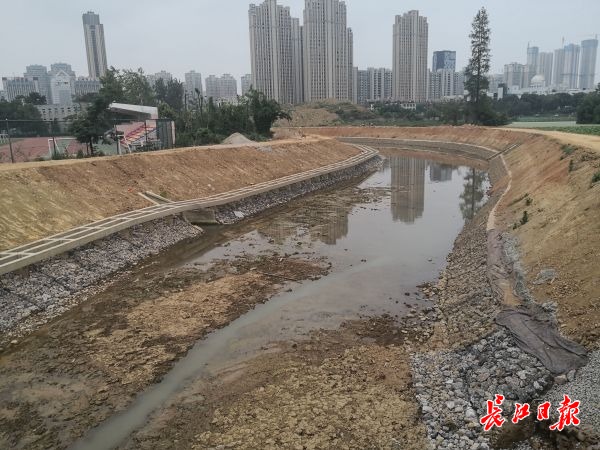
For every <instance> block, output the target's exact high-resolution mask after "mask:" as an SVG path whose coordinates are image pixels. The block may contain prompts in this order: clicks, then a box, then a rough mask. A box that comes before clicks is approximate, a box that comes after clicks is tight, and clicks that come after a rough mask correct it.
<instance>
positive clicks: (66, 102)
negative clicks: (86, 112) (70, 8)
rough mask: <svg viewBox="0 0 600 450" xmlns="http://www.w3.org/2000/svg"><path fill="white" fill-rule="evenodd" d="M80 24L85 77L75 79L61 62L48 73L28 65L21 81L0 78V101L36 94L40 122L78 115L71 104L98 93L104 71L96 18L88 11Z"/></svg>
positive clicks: (77, 108) (101, 33)
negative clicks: (41, 102)
mask: <svg viewBox="0 0 600 450" xmlns="http://www.w3.org/2000/svg"><path fill="white" fill-rule="evenodd" d="M82 21H83V31H84V38H85V49H86V55H87V62H88V76H87V77H77V76H76V74H75V72H74V71H73V69H72V67H71V65H70V64H67V63H64V62H57V63H54V64H51V65H50V70H48V68H47V67H46V66H44V65H41V64H32V65H30V66H27V67H26V68H25V72H24V73H23V76H22V77H2V88H3V91H2V95H1V97H2V98H4V99H5V100H6V101H9V102H10V101H13V100H15V99H16V98H17V97H19V96H23V97H27V96H29V95H30V94H32V93H38V94H39V95H41V96H43V97H44V98H45V104H44V105H36V107H37V108H38V110H39V111H40V114H41V115H42V118H43V119H44V120H62V119H64V118H66V117H69V116H71V115H73V114H76V113H77V112H79V111H80V110H81V105H80V104H75V103H76V102H75V101H76V100H79V99H80V98H81V97H82V96H84V95H86V94H92V93H97V92H99V91H100V78H101V77H102V76H103V75H104V74H105V73H106V70H107V67H108V65H107V62H106V45H105V43H104V26H103V25H102V24H101V23H100V16H99V15H98V14H94V13H93V12H91V11H88V12H87V13H85V14H83V16H82Z"/></svg>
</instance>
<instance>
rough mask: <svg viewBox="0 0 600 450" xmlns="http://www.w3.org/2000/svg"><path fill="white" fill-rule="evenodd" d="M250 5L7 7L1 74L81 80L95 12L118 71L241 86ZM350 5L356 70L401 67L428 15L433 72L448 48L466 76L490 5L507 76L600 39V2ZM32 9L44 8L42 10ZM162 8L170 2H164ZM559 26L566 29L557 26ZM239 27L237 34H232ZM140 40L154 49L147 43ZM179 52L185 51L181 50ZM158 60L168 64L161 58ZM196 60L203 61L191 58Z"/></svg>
mask: <svg viewBox="0 0 600 450" xmlns="http://www.w3.org/2000/svg"><path fill="white" fill-rule="evenodd" d="M150 3H154V2H153V1H150ZM250 3H252V2H250V1H247V0H232V1H231V3H230V5H231V6H230V7H228V8H223V7H222V3H219V2H217V1H215V0H204V1H196V2H188V1H185V0H184V1H182V2H181V4H179V3H178V8H147V10H144V11H143V14H140V15H133V16H127V15H124V14H123V11H122V4H121V3H119V2H116V1H112V0H108V1H103V2H100V1H95V0H94V1H92V0H88V1H83V2H78V3H77V4H69V5H59V6H56V5H51V6H52V7H50V5H48V4H47V3H42V2H41V1H39V0H38V1H36V0H33V1H32V2H27V4H26V5H19V4H15V3H11V4H9V5H7V7H6V8H5V12H6V13H7V14H8V15H9V16H10V17H11V19H12V20H10V21H7V23H6V24H5V26H4V27H3V29H2V31H0V33H2V34H1V35H0V43H1V45H2V46H3V47H4V48H7V47H10V48H9V49H8V50H7V51H5V52H4V54H5V55H6V57H5V60H4V61H3V62H2V64H1V67H0V68H1V70H0V72H1V75H2V76H9V77H10V76H22V74H23V72H24V70H25V67H26V66H28V65H33V64H43V65H46V66H49V65H50V63H52V62H54V61H68V62H69V63H71V64H72V65H73V68H74V70H75V71H76V72H77V73H78V74H87V73H88V70H87V60H86V52H85V45H84V42H83V40H82V39H81V34H82V33H81V15H82V14H83V13H84V12H85V11H87V10H93V11H94V12H95V13H96V14H99V15H100V18H101V23H103V24H104V28H105V34H106V51H107V53H108V55H109V61H108V62H109V66H110V65H112V66H115V67H117V68H131V69H137V68H138V67H142V68H143V69H144V71H145V72H146V73H154V72H158V71H160V70H162V69H165V70H168V71H169V72H171V73H173V75H174V76H175V77H176V78H178V79H179V80H181V81H183V80H184V74H185V73H187V72H189V71H190V70H197V71H200V72H201V73H203V74H213V73H214V74H222V73H231V74H232V75H233V76H234V77H235V78H236V79H238V80H239V79H240V77H241V76H242V75H244V74H246V73H249V72H250V68H251V66H250V48H249V45H248V42H249V33H248V7H249V4H250ZM255 3H258V2H255ZM346 3H347V6H348V8H347V10H348V19H347V26H348V27H350V28H352V30H353V35H354V39H353V40H354V43H353V45H354V66H358V67H361V68H366V67H387V68H391V67H392V58H391V55H392V25H393V23H394V18H395V16H396V15H401V14H404V13H405V12H407V11H408V10H410V9H418V10H419V13H420V15H423V16H425V17H427V19H428V23H429V45H428V55H427V61H428V67H429V65H430V64H431V58H432V55H433V52H434V51H438V50H444V49H450V50H453V51H456V52H457V56H456V66H457V70H460V69H461V68H462V67H464V65H465V63H466V60H467V57H468V53H469V41H468V37H467V35H468V33H469V31H470V23H471V21H472V18H473V16H474V15H475V13H476V11H477V9H478V8H479V7H481V6H486V7H487V8H488V11H489V14H490V21H491V27H492V45H491V48H492V71H491V72H492V73H502V72H503V68H504V64H508V63H510V62H513V61H518V62H521V63H525V62H526V55H524V50H523V49H524V48H526V47H527V44H528V43H531V45H532V46H536V47H539V49H540V51H545V52H551V51H554V50H555V49H557V48H561V47H562V38H563V37H564V38H565V43H566V44H567V43H571V42H572V43H575V44H579V43H580V42H581V41H583V40H585V39H590V38H593V37H594V36H595V34H596V33H598V34H600V30H598V29H597V28H600V26H599V25H598V24H597V23H595V21H594V20H593V17H597V16H598V15H600V4H594V3H593V2H590V1H574V2H572V3H571V7H570V8H569V9H568V10H566V11H561V14H560V15H555V14H552V13H551V12H552V10H553V8H555V7H558V5H559V4H560V3H559V2H544V3H543V8H544V9H545V10H546V11H548V14H547V15H545V16H544V21H528V20H527V16H528V13H530V14H534V12H535V14H536V15H537V16H539V8H538V6H541V5H533V6H532V5H529V4H522V2H521V3H519V2H515V1H513V0H508V1H507V2H505V3H504V7H500V6H498V5H495V4H493V2H491V1H471V0H462V1H461V0H458V1H456V2H453V4H452V5H450V4H448V5H446V4H444V5H439V3H438V4H435V2H433V1H427V0H426V1H416V0H408V1H406V2H404V3H403V4H402V5H398V4H397V2H393V1H388V0H382V1H381V2H380V3H379V4H378V6H379V7H378V8H377V9H376V10H375V8H371V7H370V6H369V5H370V4H369V2H362V1H360V2H357V1H355V2H346ZM512 3H514V4H515V6H517V5H518V10H519V11H521V12H522V13H521V14H513V12H514V10H513V8H511V7H510V4H512ZM532 3H536V2H532ZM32 4H35V5H36V6H37V7H36V8H32ZM278 4H280V5H282V6H284V7H285V6H289V7H290V13H291V15H292V16H293V17H299V18H302V12H303V9H304V1H303V0H293V1H283V0H282V1H279V2H278ZM156 5H157V6H159V5H164V4H163V3H160V4H159V3H158V2H156ZM219 6H221V7H219ZM184 7H187V8H188V10H189V11H188V12H186V14H183V15H182V14H179V13H177V11H179V10H180V9H181V8H184ZM152 11H154V13H153V12H152ZM509 11H510V14H509ZM581 11H586V13H582V12H581ZM152 14H155V16H154V19H155V20H158V19H161V20H164V21H165V23H169V21H168V20H167V19H168V18H169V17H171V16H173V17H174V16H177V21H180V22H182V24H181V25H182V26H177V27H174V29H173V30H169V32H168V33H164V32H161V33H155V32H153V29H152V27H148V23H153V22H152V20H151V19H152V17H153V16H152ZM556 16H560V17H559V18H557V17H556ZM125 18H126V19H127V22H126V23H125V22H124V20H125ZM21 19H22V20H21ZM188 20H189V21H190V24H189V25H190V26H192V22H194V25H193V26H194V29H196V28H197V29H198V30H199V31H198V32H197V33H196V34H194V35H193V38H192V39H190V33H189V29H191V28H189V27H187V26H186V23H187V21H188ZM25 21H27V23H28V24H30V26H31V27H32V29H33V31H32V32H31V33H29V35H30V36H31V39H36V38H37V41H36V42H35V44H33V41H31V40H30V39H9V36H10V35H11V34H15V33H19V32H20V30H22V28H23V23H24V22H25ZM42 21H43V23H44V24H45V23H47V22H48V21H50V22H52V23H54V24H55V25H56V27H55V29H59V30H60V31H61V32H60V33H50V34H47V33H45V34H44V35H43V36H42V27H41V23H42ZM537 22H541V24H540V23H537ZM553 22H556V23H554V25H553ZM157 23H159V22H157ZM160 23H162V22H160ZM519 23H521V25H522V29H524V30H525V29H526V30H528V32H527V33H523V34H521V35H518V36H517V34H516V33H514V30H515V28H518V27H519ZM565 23H568V24H569V29H565V27H564V24H565ZM36 24H40V27H39V28H36ZM448 24H452V26H449V25H448ZM525 24H527V27H525ZM559 24H560V26H559ZM125 25H127V26H125ZM36 29H39V30H40V32H39V35H38V34H36V32H35V30H36ZM234 29H235V30H236V32H235V33H232V32H231V31H232V30H234ZM548 30H555V31H554V32H549V31H548ZM42 37H43V39H42ZM140 42H144V44H143V45H141V44H140ZM174 49H177V51H176V52H175V51H173V50H174ZM157 54H159V55H161V57H160V58H156V57H155V56H156V55H157ZM194 54H197V55H199V56H198V57H194V56H191V55H194ZM598 65H600V59H599V60H597V61H596V83H597V82H598V73H600V68H599V67H598Z"/></svg>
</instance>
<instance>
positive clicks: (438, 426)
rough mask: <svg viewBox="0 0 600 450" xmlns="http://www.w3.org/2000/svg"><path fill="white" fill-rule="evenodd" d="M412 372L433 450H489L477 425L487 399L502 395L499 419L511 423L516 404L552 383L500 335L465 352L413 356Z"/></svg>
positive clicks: (538, 365) (538, 366)
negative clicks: (434, 449) (501, 417)
mask: <svg viewBox="0 0 600 450" xmlns="http://www.w3.org/2000/svg"><path fill="white" fill-rule="evenodd" d="M412 367H413V376H414V379H415V388H416V391H417V398H418V399H419V402H420V403H421V407H422V410H423V416H424V419H425V422H426V425H427V431H428V435H429V438H430V440H431V442H432V444H433V445H434V446H435V448H456V449H463V448H466V449H487V448H490V441H489V439H488V435H487V434H486V433H484V432H483V428H482V426H481V424H480V423H479V419H480V418H481V417H483V416H484V415H485V414H486V413H487V411H486V400H493V399H494V396H495V394H502V395H504V396H505V397H506V399H505V401H504V403H503V404H502V406H501V407H502V409H503V417H504V418H505V419H506V420H508V421H510V418H511V417H512V414H513V413H514V403H515V402H519V403H524V402H531V401H532V400H533V399H534V398H535V397H536V396H537V395H538V394H540V393H541V392H543V391H544V390H545V389H546V388H547V386H548V385H549V384H550V383H551V382H552V376H551V374H550V372H548V370H546V368H545V367H544V366H542V364H541V363H540V362H539V361H538V360H537V359H536V358H534V357H532V356H530V355H528V354H527V353H525V352H523V351H522V350H521V349H519V348H518V347H516V346H515V345H514V343H513V342H512V338H511V337H510V336H509V334H508V333H507V332H506V331H504V330H499V331H497V332H495V333H493V334H492V335H490V336H488V337H487V338H485V339H482V340H481V341H479V342H478V343H476V344H474V345H471V346H469V347H467V348H466V349H464V350H459V351H449V352H433V353H425V354H420V355H415V356H414V357H413V359H412Z"/></svg>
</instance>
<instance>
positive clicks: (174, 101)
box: [154, 78, 184, 111]
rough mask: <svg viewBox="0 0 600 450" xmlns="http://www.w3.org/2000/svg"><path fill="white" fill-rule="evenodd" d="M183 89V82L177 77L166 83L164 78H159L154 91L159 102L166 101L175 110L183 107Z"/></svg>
mask: <svg viewBox="0 0 600 450" xmlns="http://www.w3.org/2000/svg"><path fill="white" fill-rule="evenodd" d="M183 91H184V88H183V83H181V82H180V81H179V80H177V79H174V80H169V81H167V82H166V83H165V81H164V80H163V79H162V78H159V79H158V80H157V81H156V83H155V85H154V93H155V95H156V100H157V101H158V103H159V104H160V103H161V102H162V103H166V104H167V105H169V106H170V107H171V108H173V109H174V110H175V111H181V110H182V109H183Z"/></svg>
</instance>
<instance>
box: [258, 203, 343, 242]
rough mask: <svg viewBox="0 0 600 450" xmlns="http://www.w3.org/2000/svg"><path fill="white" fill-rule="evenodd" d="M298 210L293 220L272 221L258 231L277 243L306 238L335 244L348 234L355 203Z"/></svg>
mask: <svg viewBox="0 0 600 450" xmlns="http://www.w3.org/2000/svg"><path fill="white" fill-rule="evenodd" d="M311 204H312V202H311V203H309V205H307V206H309V207H307V208H303V209H301V210H299V211H297V212H296V214H295V215H294V220H293V221H291V222H283V221H280V222H277V221H272V222H270V223H267V224H265V225H264V226H262V227H261V228H260V229H259V230H258V232H259V234H261V235H262V236H264V237H267V238H270V239H272V240H273V242H274V243H275V244H278V245H283V244H285V243H288V244H290V241H292V240H298V239H300V240H301V239H302V238H304V237H305V236H306V235H308V237H309V238H310V240H311V241H320V242H322V243H324V244H327V245H335V244H336V243H337V241H338V240H339V239H341V238H343V237H345V236H346V235H347V234H348V216H349V214H350V211H351V210H352V208H353V207H354V204H353V203H351V204H348V205H330V206H329V207H328V208H327V207H326V208H323V207H322V206H321V207H319V208H314V207H310V205H311Z"/></svg>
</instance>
